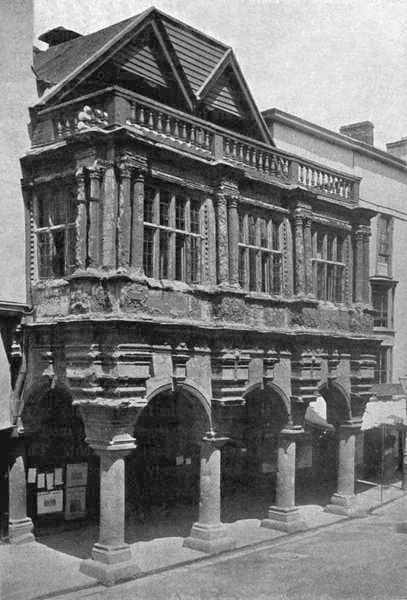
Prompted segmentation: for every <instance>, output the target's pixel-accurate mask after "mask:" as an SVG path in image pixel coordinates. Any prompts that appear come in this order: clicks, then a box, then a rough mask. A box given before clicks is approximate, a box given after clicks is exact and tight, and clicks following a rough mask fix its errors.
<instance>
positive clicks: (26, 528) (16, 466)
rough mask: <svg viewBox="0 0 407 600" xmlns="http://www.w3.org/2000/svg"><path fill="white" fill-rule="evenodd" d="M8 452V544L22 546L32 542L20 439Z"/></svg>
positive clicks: (13, 442) (22, 448) (31, 523)
mask: <svg viewBox="0 0 407 600" xmlns="http://www.w3.org/2000/svg"><path fill="white" fill-rule="evenodd" d="M11 443H12V444H13V446H12V448H11V451H10V469H9V525H8V540H9V543H10V544H24V543H27V542H33V541H34V539H35V538H34V535H33V522H32V520H31V519H30V517H28V516H27V487H26V475H25V464H24V454H25V451H24V444H23V440H22V439H20V438H17V439H14V440H13V441H12V442H11Z"/></svg>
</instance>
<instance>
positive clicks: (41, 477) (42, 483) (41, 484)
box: [37, 473, 45, 488]
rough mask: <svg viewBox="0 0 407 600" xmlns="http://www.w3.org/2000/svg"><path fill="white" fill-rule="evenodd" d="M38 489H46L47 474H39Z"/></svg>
mask: <svg viewBox="0 0 407 600" xmlns="http://www.w3.org/2000/svg"><path fill="white" fill-rule="evenodd" d="M37 487H39V488H44V487H45V474H44V473H38V480H37Z"/></svg>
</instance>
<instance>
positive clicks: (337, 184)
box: [298, 161, 354, 201]
mask: <svg viewBox="0 0 407 600" xmlns="http://www.w3.org/2000/svg"><path fill="white" fill-rule="evenodd" d="M298 183H301V184H302V185H305V186H306V187H309V188H311V189H313V190H315V189H317V190H320V191H321V192H322V193H324V194H329V195H332V196H336V197H338V196H339V197H340V198H342V199H343V200H347V201H352V200H354V182H353V181H352V180H350V179H348V178H347V177H345V176H344V175H341V174H336V173H335V172H332V171H330V170H326V169H321V167H320V166H318V165H313V164H311V163H304V162H302V161H301V162H300V163H299V165H298Z"/></svg>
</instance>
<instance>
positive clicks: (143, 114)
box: [139, 106, 145, 125]
mask: <svg viewBox="0 0 407 600" xmlns="http://www.w3.org/2000/svg"><path fill="white" fill-rule="evenodd" d="M139 123H140V125H144V124H145V112H144V106H140V113H139Z"/></svg>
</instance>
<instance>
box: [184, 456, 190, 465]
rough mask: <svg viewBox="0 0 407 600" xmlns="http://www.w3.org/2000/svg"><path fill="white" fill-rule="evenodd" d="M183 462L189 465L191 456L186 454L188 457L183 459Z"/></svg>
mask: <svg viewBox="0 0 407 600" xmlns="http://www.w3.org/2000/svg"><path fill="white" fill-rule="evenodd" d="M185 464H186V465H190V464H191V458H190V457H189V456H188V458H186V459H185Z"/></svg>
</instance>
